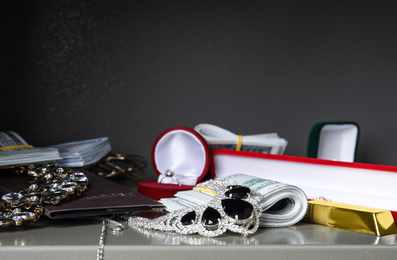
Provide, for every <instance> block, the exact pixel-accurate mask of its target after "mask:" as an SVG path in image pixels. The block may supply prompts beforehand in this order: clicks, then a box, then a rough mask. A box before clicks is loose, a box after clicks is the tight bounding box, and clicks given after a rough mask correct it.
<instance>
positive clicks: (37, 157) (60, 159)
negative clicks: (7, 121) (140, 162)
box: [0, 131, 111, 168]
mask: <svg viewBox="0 0 397 260" xmlns="http://www.w3.org/2000/svg"><path fill="white" fill-rule="evenodd" d="M110 151H111V146H110V143H109V139H108V138H107V137H102V138H97V139H90V140H83V141H77V142H70V143H64V144H58V145H53V146H49V147H33V146H32V145H29V144H28V143H27V142H26V141H25V140H24V139H23V138H22V137H21V136H20V135H18V134H17V133H15V132H13V131H4V132H0V168H7V167H13V166H21V165H28V164H32V163H47V162H57V163H60V164H62V165H64V166H66V167H81V166H85V165H89V164H92V163H94V162H96V161H98V160H100V159H101V158H102V157H104V156H105V155H106V154H108V153H109V152H110Z"/></svg>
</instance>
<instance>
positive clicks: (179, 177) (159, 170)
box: [138, 127, 212, 200]
mask: <svg viewBox="0 0 397 260" xmlns="http://www.w3.org/2000/svg"><path fill="white" fill-rule="evenodd" d="M151 159H152V164H153V168H154V170H155V172H156V174H157V175H158V179H157V181H142V182H140V183H138V192H139V193H141V194H143V195H145V196H147V197H149V198H152V199H156V200H159V199H160V198H167V197H172V196H173V195H174V194H175V193H176V192H178V191H181V190H190V189H192V188H193V187H194V186H195V185H196V184H197V183H198V182H200V181H202V180H203V179H204V177H205V176H206V174H207V173H208V171H209V169H210V166H211V160H212V159H211V156H210V149H209V147H208V144H207V142H206V141H205V140H204V138H203V137H202V136H201V135H200V134H198V133H197V132H196V131H194V130H193V129H191V128H187V127H173V128H170V129H167V130H165V131H164V132H162V133H161V134H160V135H159V136H158V137H157V139H156V140H155V142H154V145H153V149H152V158H151Z"/></svg>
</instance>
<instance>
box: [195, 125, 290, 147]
mask: <svg viewBox="0 0 397 260" xmlns="http://www.w3.org/2000/svg"><path fill="white" fill-rule="evenodd" d="M194 130H195V131H196V132H198V133H199V134H200V135H201V136H203V138H204V139H205V140H206V141H207V143H208V145H209V146H210V148H211V149H212V150H214V149H228V150H237V151H247V152H259V153H271V154H283V153H284V151H285V148H286V147H287V143H288V142H287V141H286V140H285V139H283V138H280V137H279V136H278V134H277V133H265V134H257V135H237V134H234V133H232V132H230V131H229V130H226V129H223V128H221V127H219V126H215V125H211V124H199V125H197V126H195V128H194Z"/></svg>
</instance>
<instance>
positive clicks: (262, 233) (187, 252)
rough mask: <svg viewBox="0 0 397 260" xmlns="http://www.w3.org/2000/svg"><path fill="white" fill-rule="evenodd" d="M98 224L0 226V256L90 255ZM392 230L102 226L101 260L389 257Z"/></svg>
mask: <svg viewBox="0 0 397 260" xmlns="http://www.w3.org/2000/svg"><path fill="white" fill-rule="evenodd" d="M100 230H101V225H100V224H96V223H93V222H92V221H90V220H67V221H65V220H62V221H53V220H48V219H42V220H39V222H37V223H36V224H34V225H32V226H29V227H23V228H22V229H19V228H13V229H10V230H8V229H5V230H1V231H0V245H1V246H0V256H1V259H2V260H5V259H18V258H20V259H26V258H28V257H31V258H32V259H57V260H61V259H96V253H97V248H98V243H99V235H100ZM396 245H397V235H395V234H394V235H389V236H383V237H376V236H372V235H365V234H360V233H354V232H349V231H343V230H337V229H331V228H328V227H324V226H320V225H313V224H306V223H300V224H297V225H294V226H291V227H287V228H269V229H265V228H262V229H260V230H259V231H258V232H257V233H256V234H254V235H253V236H249V237H247V238H243V237H241V236H240V235H235V234H232V233H227V234H225V235H223V236H221V237H216V238H205V237H201V236H197V235H189V236H187V235H176V234H171V233H162V232H157V231H148V230H143V229H133V228H131V227H128V229H127V230H125V231H123V232H122V233H121V234H119V235H115V234H112V232H111V231H110V230H109V229H108V231H107V235H106V240H105V258H104V259H147V258H150V259H162V260H165V259H186V257H187V256H188V257H189V259H206V258H208V259H215V258H216V259H255V258H260V259H375V258H376V259H395V258H396V255H397V246H396Z"/></svg>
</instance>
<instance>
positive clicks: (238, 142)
mask: <svg viewBox="0 0 397 260" xmlns="http://www.w3.org/2000/svg"><path fill="white" fill-rule="evenodd" d="M242 143H243V136H242V135H237V146H236V151H240V149H241V144H242Z"/></svg>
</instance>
